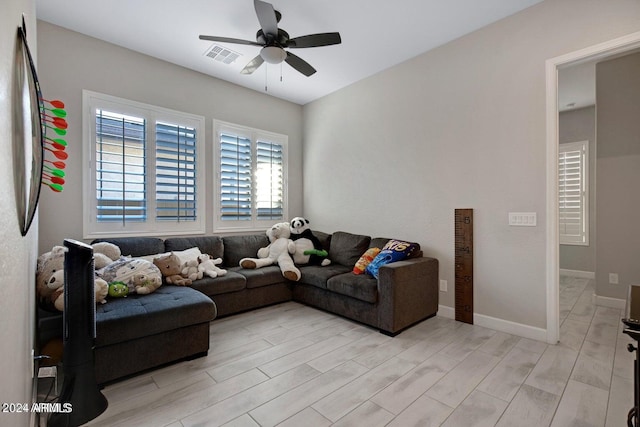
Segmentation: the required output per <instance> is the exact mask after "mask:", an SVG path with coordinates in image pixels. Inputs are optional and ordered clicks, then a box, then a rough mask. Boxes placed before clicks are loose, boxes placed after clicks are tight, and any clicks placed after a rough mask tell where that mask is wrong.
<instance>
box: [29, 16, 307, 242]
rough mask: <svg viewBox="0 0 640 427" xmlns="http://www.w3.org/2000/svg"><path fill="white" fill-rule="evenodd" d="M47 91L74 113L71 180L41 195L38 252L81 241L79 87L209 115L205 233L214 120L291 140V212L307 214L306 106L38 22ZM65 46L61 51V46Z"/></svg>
mask: <svg viewBox="0 0 640 427" xmlns="http://www.w3.org/2000/svg"><path fill="white" fill-rule="evenodd" d="M38 42H39V44H40V52H39V58H38V59H39V61H40V74H41V77H40V78H41V80H42V87H43V90H44V93H45V95H46V97H48V98H49V99H61V100H63V101H64V102H65V103H66V105H67V111H68V113H69V116H68V122H69V128H68V134H67V142H68V144H69V146H68V148H67V152H68V153H69V159H68V161H67V169H66V172H67V183H66V185H65V188H64V191H63V192H62V193H53V192H52V191H50V190H48V189H44V190H43V195H42V200H41V206H42V215H41V216H40V230H41V233H40V251H41V252H44V251H47V250H50V248H51V247H52V246H53V245H58V244H62V241H63V239H64V238H66V237H71V238H75V239H82V228H81V224H82V203H83V194H82V162H81V160H82V144H83V143H84V141H82V116H81V114H82V113H81V112H82V90H83V89H88V90H92V91H96V92H101V93H105V94H108V95H113V96H117V97H121V98H125V99H130V100H134V101H139V102H144V103H148V104H152V105H158V106H162V107H165V108H170V109H174V110H178V111H183V112H187V113H192V114H198V115H201V116H204V117H205V118H206V141H207V144H206V151H205V155H206V159H207V162H206V163H207V166H208V169H207V172H206V175H207V181H206V188H205V189H204V190H203V191H206V195H205V196H206V204H207V221H208V222H207V234H211V233H212V232H213V228H212V219H211V218H212V215H213V170H212V169H211V164H212V163H213V148H212V147H213V145H212V144H213V143H212V141H213V124H212V120H213V119H219V120H224V121H227V122H232V123H238V124H241V125H245V126H251V127H254V128H258V129H263V130H267V131H271V132H277V133H281V134H286V135H288V136H289V199H288V201H289V212H290V214H291V216H297V215H301V214H302V107H301V106H300V105H297V104H293V103H291V102H287V101H282V100H280V99H276V98H274V97H272V96H268V95H265V94H263V93H260V92H256V91H253V90H249V89H245V88H242V87H240V86H237V85H234V84H231V83H227V82H224V81H222V80H218V79H214V78H212V77H209V76H206V75H204V74H201V73H198V72H195V71H191V70H188V69H186V68H182V67H179V66H177V65H174V64H170V63H168V62H164V61H161V60H158V59H155V58H151V57H149V56H145V55H142V54H140V53H137V52H134V51H131V50H127V49H124V48H121V47H118V46H115V45H112V44H109V43H105V42H103V41H100V40H97V39H94V38H91V37H87V36H84V35H82V34H79V33H76V32H72V31H69V30H66V29H63V28H62V27H58V26H55V25H52V24H49V23H47V22H43V21H38ZM62 46H64V50H63V51H62V50H61V49H62V48H61V47H62Z"/></svg>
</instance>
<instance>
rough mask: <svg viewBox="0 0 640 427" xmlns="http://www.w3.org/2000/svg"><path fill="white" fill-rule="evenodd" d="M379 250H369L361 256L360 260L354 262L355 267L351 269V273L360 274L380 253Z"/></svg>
mask: <svg viewBox="0 0 640 427" xmlns="http://www.w3.org/2000/svg"><path fill="white" fill-rule="evenodd" d="M380 250H381V249H380V248H369V249H367V251H366V252H365V253H363V254H362V256H361V257H360V259H359V260H358V261H357V262H356V265H355V266H354V267H353V272H354V273H355V274H362V273H364V270H365V269H366V268H367V266H368V265H369V264H370V263H371V261H373V259H374V258H375V257H376V255H378V254H379V253H380Z"/></svg>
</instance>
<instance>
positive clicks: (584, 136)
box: [559, 82, 596, 272]
mask: <svg viewBox="0 0 640 427" xmlns="http://www.w3.org/2000/svg"><path fill="white" fill-rule="evenodd" d="M560 84H562V82H560ZM594 84H595V82H594ZM559 141H560V144H564V143H568V142H576V141H589V246H580V245H560V268H563V269H567V270H578V271H587V272H595V271H596V243H595V242H596V239H595V238H596V195H595V189H596V182H595V181H596V174H595V170H596V169H595V168H596V109H595V107H593V106H591V107H586V108H580V109H577V110H571V111H565V112H562V113H560V122H559Z"/></svg>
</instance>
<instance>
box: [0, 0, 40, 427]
mask: <svg viewBox="0 0 640 427" xmlns="http://www.w3.org/2000/svg"><path fill="white" fill-rule="evenodd" d="M1 10H2V13H0V117H2V119H3V121H4V122H3V125H2V126H0V140H2V146H3V149H2V150H0V164H2V168H0V181H1V182H2V183H3V190H2V191H0V217H1V218H2V221H0V236H2V239H1V242H0V260H1V261H0V262H1V267H0V325H2V327H0V343H2V344H1V345H0V360H1V361H2V363H0V378H2V387H0V402H7V403H9V402H14V403H18V402H30V401H31V378H32V373H33V371H32V362H31V361H32V359H31V349H32V348H33V342H34V320H33V319H34V312H35V266H36V258H37V242H38V221H37V218H36V220H35V224H34V225H33V226H32V227H31V229H30V231H29V233H28V234H27V236H26V237H22V236H21V234H20V231H19V230H20V227H19V225H18V218H17V215H16V212H17V208H16V197H15V193H14V190H13V189H14V169H13V151H12V148H11V147H12V137H13V127H12V121H11V118H12V117H13V106H14V105H15V100H14V95H13V82H14V79H13V73H14V56H15V48H16V40H17V29H18V26H19V25H20V24H21V21H22V14H24V15H25V20H26V22H27V41H28V42H29V47H30V50H31V51H32V54H33V55H35V54H36V53H37V40H36V34H37V28H36V20H35V2H34V1H33V0H3V2H2V7H1ZM29 417H30V414H28V413H23V414H15V413H14V414H8V413H0V424H2V425H12V426H24V425H28V423H29Z"/></svg>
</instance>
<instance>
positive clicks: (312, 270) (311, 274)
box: [300, 263, 351, 289]
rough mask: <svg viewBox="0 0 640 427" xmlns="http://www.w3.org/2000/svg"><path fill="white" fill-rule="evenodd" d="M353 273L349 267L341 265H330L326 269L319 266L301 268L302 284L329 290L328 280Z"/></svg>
mask: <svg viewBox="0 0 640 427" xmlns="http://www.w3.org/2000/svg"><path fill="white" fill-rule="evenodd" d="M348 271H351V269H350V268H349V267H345V266H344V265H340V264H333V263H332V264H329V265H327V266H325V267H321V266H319V265H306V266H303V267H300V273H301V276H300V282H302V283H306V284H307V285H312V286H315V287H318V288H322V289H327V280H329V278H331V277H333V276H337V275H339V274H343V273H346V272H348Z"/></svg>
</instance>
